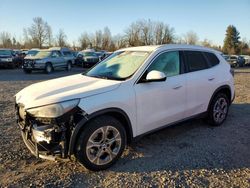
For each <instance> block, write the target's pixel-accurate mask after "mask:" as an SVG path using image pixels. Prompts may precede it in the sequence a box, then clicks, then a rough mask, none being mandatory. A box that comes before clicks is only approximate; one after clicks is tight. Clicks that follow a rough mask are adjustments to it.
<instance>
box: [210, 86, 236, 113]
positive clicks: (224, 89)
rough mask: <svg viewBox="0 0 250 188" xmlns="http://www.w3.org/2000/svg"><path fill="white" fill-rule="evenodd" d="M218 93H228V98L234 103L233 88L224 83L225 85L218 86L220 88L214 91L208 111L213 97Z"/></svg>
mask: <svg viewBox="0 0 250 188" xmlns="http://www.w3.org/2000/svg"><path fill="white" fill-rule="evenodd" d="M218 93H224V94H226V95H227V96H228V99H229V102H230V104H231V103H232V92H231V88H230V86H229V85H223V86H220V87H218V88H217V89H216V90H215V91H214V93H213V95H212V97H211V98H210V101H209V104H208V107H207V111H208V110H209V107H210V105H211V102H212V100H213V98H214V97H215V96H216V95H217V94H218Z"/></svg>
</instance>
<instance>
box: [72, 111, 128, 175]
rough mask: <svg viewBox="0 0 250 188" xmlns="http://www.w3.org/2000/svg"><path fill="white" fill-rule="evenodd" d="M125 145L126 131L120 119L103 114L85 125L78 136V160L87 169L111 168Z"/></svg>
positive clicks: (76, 151) (76, 153)
mask: <svg viewBox="0 0 250 188" xmlns="http://www.w3.org/2000/svg"><path fill="white" fill-rule="evenodd" d="M104 133H107V134H104ZM105 135H107V136H106V137H105ZM104 137H105V138H106V139H104ZM112 138H113V140H112V141H111V139H112ZM114 139H116V140H115V141H114ZM108 140H109V141H108ZM93 141H94V142H93ZM105 141H106V142H105ZM125 145H126V132H125V129H124V127H123V126H122V124H121V123H120V121H118V120H117V119H116V118H114V117H112V116H101V117H97V118H95V119H93V120H91V121H90V122H89V123H88V124H87V125H86V126H85V127H84V129H83V130H82V132H81V134H80V136H79V137H78V141H77V144H76V148H75V155H76V158H77V160H78V162H79V163H80V164H82V165H83V166H84V167H86V168H87V169H89V170H92V171H100V170H105V169H107V168H109V167H110V166H111V165H113V164H114V163H115V162H116V161H117V160H118V159H119V157H120V156H121V154H122V152H123V150H124V148H125Z"/></svg>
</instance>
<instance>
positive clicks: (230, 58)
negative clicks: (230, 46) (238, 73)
mask: <svg viewBox="0 0 250 188" xmlns="http://www.w3.org/2000/svg"><path fill="white" fill-rule="evenodd" d="M237 59H238V56H237V55H229V56H228V59H227V62H228V63H229V64H230V65H231V67H237V66H238V64H237Z"/></svg>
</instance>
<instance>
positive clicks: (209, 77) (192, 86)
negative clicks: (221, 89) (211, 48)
mask: <svg viewBox="0 0 250 188" xmlns="http://www.w3.org/2000/svg"><path fill="white" fill-rule="evenodd" d="M184 55H185V63H186V65H187V68H188V70H187V71H188V72H189V73H187V108H186V112H185V117H190V116H194V115H196V114H199V113H203V112H205V111H206V110H207V106H208V102H209V101H210V97H211V96H212V94H213V92H214V91H215V85H216V84H215V83H216V81H217V76H216V75H217V74H216V71H215V67H212V68H210V65H209V62H208V61H207V59H206V58H205V56H204V54H203V52H201V51H184Z"/></svg>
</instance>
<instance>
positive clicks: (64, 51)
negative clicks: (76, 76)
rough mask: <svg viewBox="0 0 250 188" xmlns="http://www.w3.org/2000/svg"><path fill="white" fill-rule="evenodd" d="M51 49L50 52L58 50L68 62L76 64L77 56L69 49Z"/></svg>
mask: <svg viewBox="0 0 250 188" xmlns="http://www.w3.org/2000/svg"><path fill="white" fill-rule="evenodd" d="M49 49H50V50H58V51H60V52H61V53H62V55H63V57H64V58H65V59H66V61H67V62H70V63H71V64H72V65H74V64H75V56H74V54H73V52H72V51H71V50H70V49H69V48H64V47H52V48H49Z"/></svg>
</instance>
